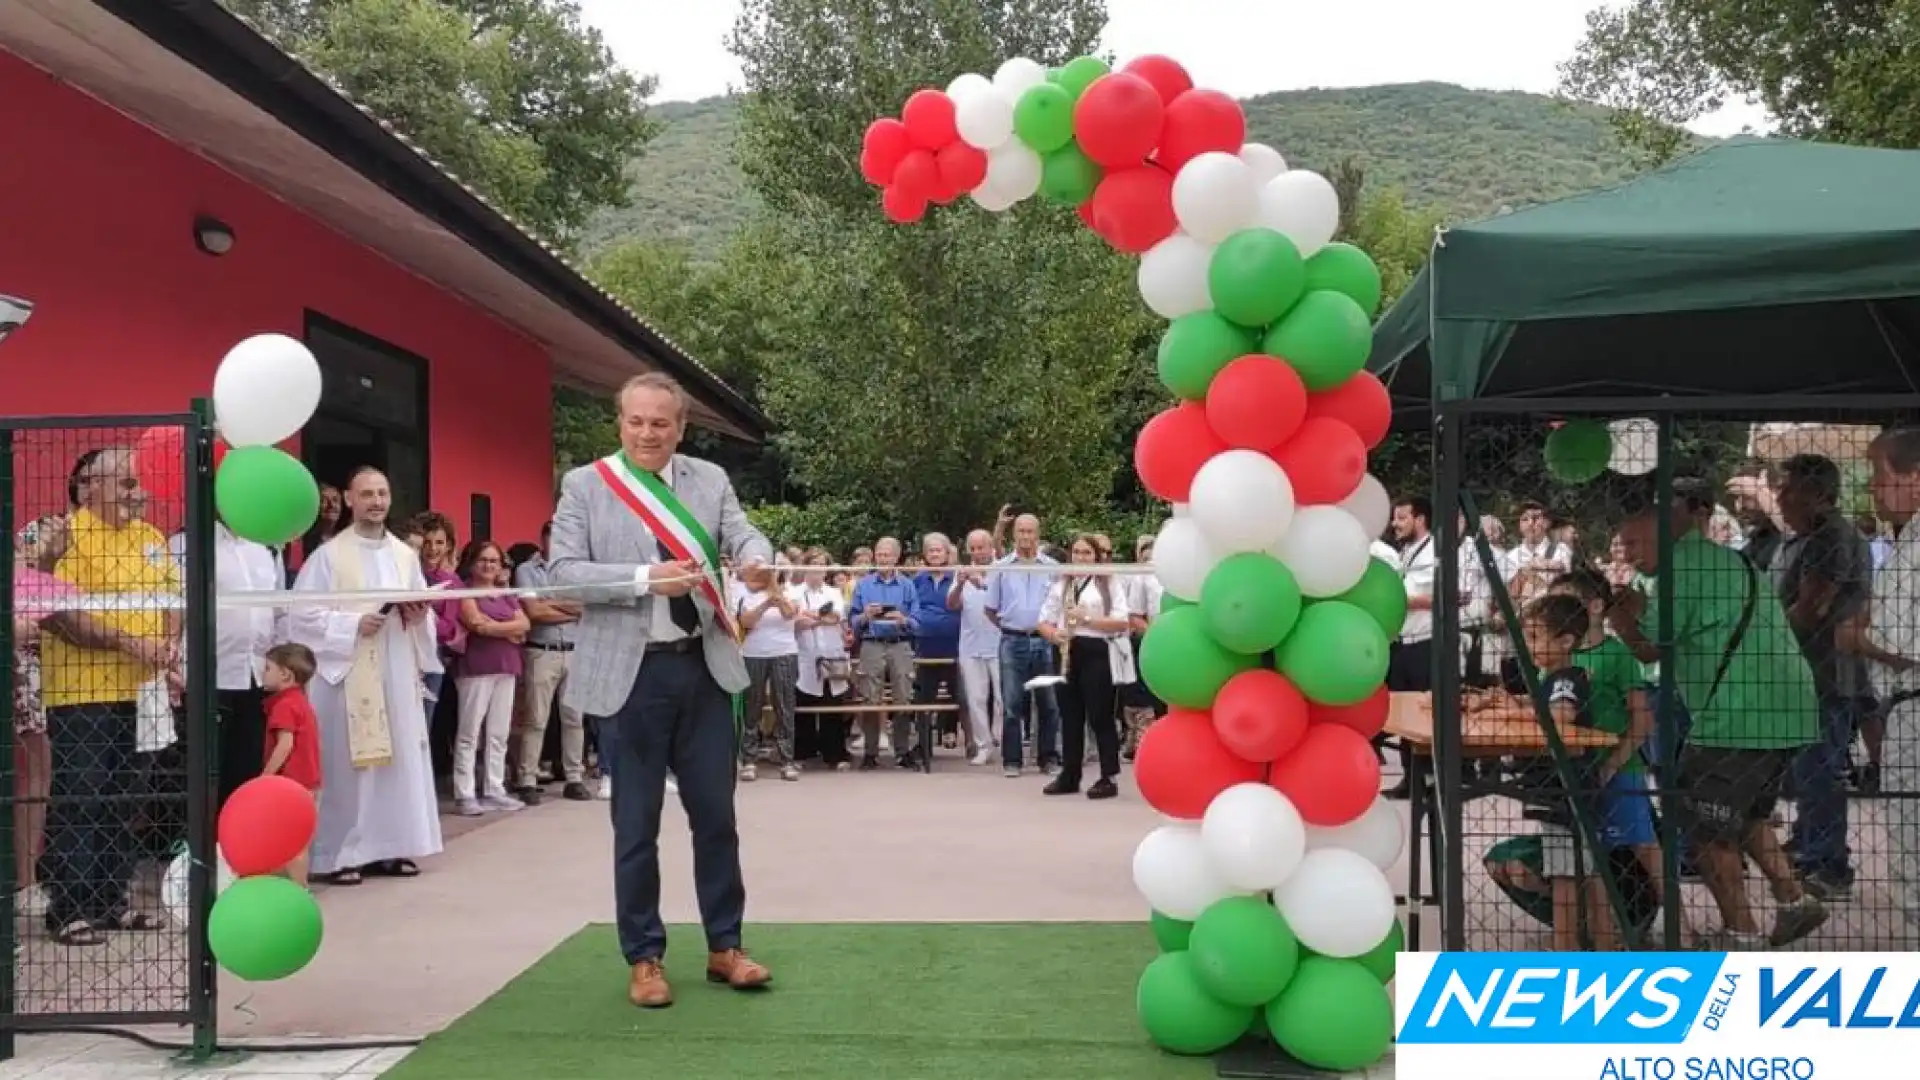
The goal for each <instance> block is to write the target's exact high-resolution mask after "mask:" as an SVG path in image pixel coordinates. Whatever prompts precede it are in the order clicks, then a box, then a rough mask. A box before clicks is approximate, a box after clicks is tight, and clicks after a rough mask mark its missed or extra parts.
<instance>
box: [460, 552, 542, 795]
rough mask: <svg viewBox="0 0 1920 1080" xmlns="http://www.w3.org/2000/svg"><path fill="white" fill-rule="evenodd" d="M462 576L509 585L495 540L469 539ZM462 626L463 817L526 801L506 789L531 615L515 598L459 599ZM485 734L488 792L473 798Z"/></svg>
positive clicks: (481, 584)
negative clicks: (476, 765) (515, 703)
mask: <svg viewBox="0 0 1920 1080" xmlns="http://www.w3.org/2000/svg"><path fill="white" fill-rule="evenodd" d="M460 576H461V577H462V578H464V579H465V580H466V583H467V585H468V586H469V587H470V588H475V589H498V588H505V587H506V586H507V584H508V582H507V560H506V558H505V557H504V556H503V555H502V554H501V552H500V548H499V547H498V546H497V545H495V544H493V543H492V542H490V541H485V540H481V541H476V542H474V543H471V544H468V545H467V549H466V550H465V551H463V552H461V553H460ZM459 604H460V624H461V626H463V627H465V629H466V631H467V646H466V651H465V652H463V653H461V654H460V658H459V660H458V661H456V663H455V665H454V669H453V670H454V678H453V685H454V688H455V690H456V691H457V692H458V693H459V695H460V726H459V728H458V729H457V731H456V733H455V735H454V738H453V800H454V809H455V811H456V812H458V813H459V814H460V815H462V816H463V817H477V816H479V815H480V814H483V813H486V811H487V810H488V809H493V810H518V809H520V808H521V807H522V806H524V805H526V804H525V803H522V802H521V801H520V800H519V799H516V798H514V797H513V796H511V795H509V794H507V736H508V734H509V733H510V732H511V731H512V728H513V697H514V688H515V687H516V685H517V684H518V683H519V682H520V670H521V658H520V645H521V643H522V642H524V641H526V640H527V629H528V626H529V624H528V621H527V614H526V612H525V611H522V610H521V608H520V600H519V598H518V597H516V596H512V595H508V596H493V597H488V598H486V599H483V600H461V601H459ZM483 731H484V732H485V733H486V737H487V740H486V763H487V796H486V798H485V799H484V800H481V799H478V798H475V797H474V796H475V792H474V785H473V772H474V756H475V752H476V751H477V750H478V749H479V743H480V735H481V732H483Z"/></svg>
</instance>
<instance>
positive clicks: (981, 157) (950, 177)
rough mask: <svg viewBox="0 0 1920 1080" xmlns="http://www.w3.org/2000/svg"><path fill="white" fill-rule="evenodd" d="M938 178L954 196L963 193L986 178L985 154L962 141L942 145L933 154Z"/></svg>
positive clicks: (977, 185)
mask: <svg viewBox="0 0 1920 1080" xmlns="http://www.w3.org/2000/svg"><path fill="white" fill-rule="evenodd" d="M933 164H934V167H935V168H937V169H939V170H940V180H941V183H943V184H944V185H945V186H946V188H947V190H949V191H952V192H954V193H955V195H956V196H959V195H965V194H966V193H967V192H969V191H972V190H973V189H974V188H977V187H979V186H980V183H981V181H983V180H985V179H986V178H987V155H986V154H984V153H982V152H981V151H979V150H975V149H974V148H973V147H971V146H968V145H967V144H966V143H963V142H955V143H952V144H950V145H948V146H945V147H942V148H941V150H940V152H939V153H937V154H935V155H933Z"/></svg>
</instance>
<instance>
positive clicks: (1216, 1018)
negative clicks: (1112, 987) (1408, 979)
mask: <svg viewBox="0 0 1920 1080" xmlns="http://www.w3.org/2000/svg"><path fill="white" fill-rule="evenodd" d="M1375 985H1378V984H1377V983H1376V984H1375ZM1134 1003H1135V1004H1136V1005H1137V1006H1138V1007H1139V1010H1140V1023H1141V1026H1143V1027H1145V1028H1146V1029H1147V1037H1148V1038H1150V1039H1152V1040H1153V1042H1154V1045H1155V1046H1158V1047H1159V1048H1160V1049H1162V1050H1165V1051H1168V1052H1169V1053H1174V1054H1211V1053H1215V1052H1216V1051H1219V1050H1224V1049H1225V1048H1227V1047H1228V1046H1231V1045H1233V1043H1234V1042H1236V1041H1238V1040H1239V1038H1240V1036H1242V1035H1244V1034H1246V1031H1247V1026H1248V1025H1249V1024H1251V1023H1252V1022H1253V1017H1252V1015H1251V1014H1252V1012H1253V1010H1252V1009H1251V1008H1249V1007H1248V1006H1245V1005H1229V1004H1227V1003H1226V1002H1224V1001H1221V1000H1219V999H1218V998H1215V997H1212V996H1211V995H1209V994H1208V993H1207V991H1206V989H1205V988H1204V987H1203V986H1202V985H1201V983H1200V973H1199V971H1198V969H1197V967H1196V965H1195V964H1194V962H1193V955H1192V954H1191V953H1185V952H1170V953H1163V954H1161V955H1160V956H1157V957H1155V958H1154V960H1153V962H1152V963H1151V964H1148V965H1147V970H1145V971H1143V972H1141V973H1140V988H1139V990H1138V991H1137V992H1136V993H1135V995H1134Z"/></svg>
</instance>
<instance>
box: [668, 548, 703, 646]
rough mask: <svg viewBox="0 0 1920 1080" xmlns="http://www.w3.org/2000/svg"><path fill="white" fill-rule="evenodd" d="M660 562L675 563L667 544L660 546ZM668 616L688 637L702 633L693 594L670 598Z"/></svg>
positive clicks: (698, 610) (698, 611)
mask: <svg viewBox="0 0 1920 1080" xmlns="http://www.w3.org/2000/svg"><path fill="white" fill-rule="evenodd" d="M660 561H661V562H673V561H674V558H673V552H671V551H668V550H667V545H666V544H665V543H661V544H660ZM667 614H668V615H670V616H672V617H673V625H675V626H677V627H679V628H680V630H681V632H682V633H684V634H686V635H687V636H688V637H693V636H694V635H696V634H698V633H699V632H700V609H699V608H697V607H695V606H694V604H693V594H692V593H686V594H685V595H682V596H675V597H670V598H669V599H668V600H667Z"/></svg>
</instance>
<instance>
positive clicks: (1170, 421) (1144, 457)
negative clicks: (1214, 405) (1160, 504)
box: [1133, 401, 1229, 503]
mask: <svg viewBox="0 0 1920 1080" xmlns="http://www.w3.org/2000/svg"><path fill="white" fill-rule="evenodd" d="M1228 449H1229V447H1228V446H1227V444H1226V443H1225V442H1222V441H1221V439H1220V436H1218V435H1216V434H1214V431H1213V428H1212V426H1211V425H1209V424H1208V423H1207V407H1206V406H1205V405H1202V404H1201V403H1199V402H1197V401H1183V402H1181V403H1180V404H1178V405H1175V406H1174V407H1173V408H1171V409H1167V410H1166V411H1164V412H1162V413H1160V414H1159V415H1157V416H1155V417H1153V418H1152V419H1150V420H1148V421H1147V422H1146V424H1145V425H1144V426H1142V427H1141V428H1140V434H1139V436H1138V437H1137V438H1135V439H1134V440H1133V467H1134V470H1135V471H1136V472H1138V473H1139V474H1140V483H1141V484H1142V485H1144V486H1145V487H1146V489H1147V490H1148V491H1150V492H1152V493H1153V495H1154V496H1155V497H1156V498H1161V499H1165V500H1167V501H1168V502H1176V503H1180V502H1186V501H1187V494H1188V491H1189V489H1191V488H1192V487H1193V477H1194V474H1196V473H1198V472H1199V471H1200V466H1202V465H1205V464H1206V463H1207V459H1209V458H1211V457H1213V455H1215V454H1224V453H1226V452H1227V450H1228Z"/></svg>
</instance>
